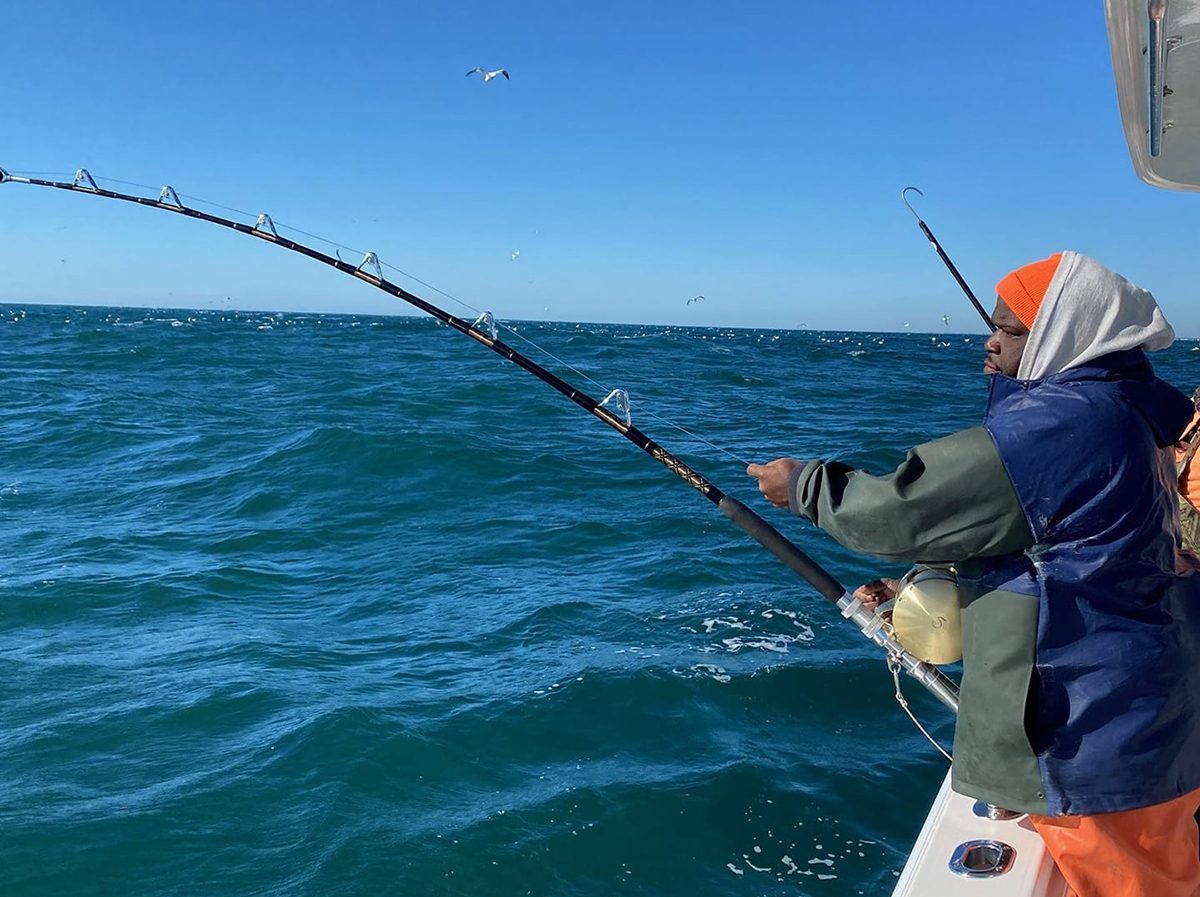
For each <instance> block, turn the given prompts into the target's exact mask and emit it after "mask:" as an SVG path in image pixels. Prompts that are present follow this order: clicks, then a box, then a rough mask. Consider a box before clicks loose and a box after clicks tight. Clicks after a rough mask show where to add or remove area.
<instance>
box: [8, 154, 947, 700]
mask: <svg viewBox="0 0 1200 897" xmlns="http://www.w3.org/2000/svg"><path fill="white" fill-rule="evenodd" d="M5 183H14V184H28V185H31V186H34V187H53V188H55V189H59V190H66V191H69V192H72V193H83V194H87V195H90V196H100V197H104V198H107V199H119V200H123V201H125V202H132V203H137V204H138V205H141V206H149V207H151V208H155V209H161V210H163V211H165V212H174V213H175V214H177V215H184V216H186V217H188V218H195V219H197V220H200V221H207V222H209V223H210V224H217V225H220V226H221V227H227V228H229V229H231V230H235V231H237V232H238V233H241V234H246V235H247V236H252V237H257V238H258V239H260V240H265V241H266V242H268V243H274V244H275V245H276V246H280V247H282V248H284V249H289V250H291V251H292V252H298V253H300V254H301V255H305V256H308V257H309V258H311V259H315V260H316V261H318V262H322V263H323V264H326V265H328V266H329V267H331V268H336V269H337V270H338V271H341V272H342V273H343V274H349V275H350V276H351V277H356V278H358V279H359V280H362V281H365V282H366V283H368V284H370V285H371V286H373V287H375V288H376V289H379V290H383V291H384V292H385V293H388V294H389V295H391V296H394V297H395V298H397V299H400V300H403V301H404V302H407V303H408V304H409V305H412V306H414V307H416V308H418V309H420V310H421V311H423V312H425V313H426V314H428V315H430V316H432V317H434V318H437V319H438V320H439V321H441V322H443V323H444V324H448V325H449V326H451V327H453V328H454V329H455V330H457V331H459V332H460V333H463V334H465V335H467V336H469V337H471V338H472V339H473V340H475V341H476V342H478V343H481V344H483V345H484V346H486V347H487V348H489V349H491V350H492V351H493V352H495V353H496V354H497V355H499V356H500V357H502V358H505V359H507V360H508V361H511V362H512V363H513V364H515V365H517V366H518V367H521V368H523V369H524V370H526V371H528V372H529V373H530V374H532V375H533V376H535V377H537V378H538V379H539V380H541V381H542V382H543V383H546V384H547V385H549V386H551V387H552V388H554V389H555V390H557V391H558V392H559V393H561V394H562V395H564V396H566V397H567V398H568V399H570V400H571V401H572V402H574V403H575V404H576V405H579V406H580V407H581V408H583V409H584V410H585V411H588V412H589V413H591V414H593V415H595V416H596V417H598V418H599V419H600V420H602V421H603V422H604V423H606V424H608V425H609V426H610V427H612V428H613V429H614V430H616V431H617V432H618V433H620V434H621V435H622V436H624V437H625V438H626V439H628V440H629V441H630V442H632V443H633V444H634V445H636V446H637V447H638V448H640V449H641V450H642V451H644V452H646V454H648V455H650V457H652V458H653V459H654V460H656V461H658V462H659V463H660V464H662V465H663V466H665V467H666V468H667V469H668V470H670V471H671V472H672V473H674V474H676V475H677V476H679V477H680V478H681V479H682V480H683V481H684V482H686V483H687V484H688V485H689V486H692V487H693V488H695V489H696V490H697V491H699V492H700V494H701V495H703V496H704V497H705V498H707V499H708V500H709V501H711V502H712V503H713V504H715V505H716V506H717V507H718V508H719V509H720V510H721V513H722V514H724V515H725V516H726V517H728V518H729V519H730V520H731V521H733V522H734V523H735V524H736V525H737V526H738V527H739V528H741V529H742V530H743V531H744V532H745V533H746V534H748V535H749V536H750V537H751V538H753V539H754V540H755V541H757V542H758V543H759V544H760V545H762V546H763V547H764V548H766V549H767V550H768V551H770V552H771V554H773V555H775V557H777V558H778V559H779V560H781V561H782V562H783V563H784V564H786V565H787V566H788V568H789V569H791V570H792V571H793V572H794V573H796V574H797V575H799V576H800V577H801V578H802V579H804V580H806V581H807V582H808V583H809V584H810V585H812V587H813V588H815V589H816V590H817V592H819V593H820V594H821V596H822V597H824V598H825V599H826V600H828V601H830V602H832V603H834V604H836V605H837V607H838V608H839V609H840V610H841V613H842V616H844V617H846V619H848V620H850V621H852V622H853V623H854V624H855V625H856V626H858V628H859V629H860V630H861V631H862V633H863V635H865V636H866V637H867V638H868V639H870V640H871V641H872V642H874V643H875V644H876V645H878V646H879V647H881V648H883V649H884V651H886V652H887V654H888V658H889V664H890V663H892V662H894V663H897V664H899V665H900V666H901V667H903V669H904V670H905V672H907V673H908V675H909V676H911V677H912V678H914V679H916V680H917V681H918V682H920V683H921V685H923V686H924V687H925V688H926V689H927V690H928V691H929V692H930V693H932V694H933V695H934V697H936V698H937V699H938V700H939V701H941V702H942V703H943V704H944V705H946V706H947V707H948V708H950V709H951V710H953V711H957V710H958V687H957V686H956V685H955V684H954V682H953V680H951V679H949V678H948V677H947V676H945V675H944V674H943V673H942V672H941V671H940V670H938V669H937V667H935V666H933V665H931V664H928V663H926V662H924V661H922V660H920V659H918V658H917V657H915V656H914V655H913V654H911V653H910V652H909V651H907V650H905V648H904V647H903V645H901V644H900V642H899V640H898V639H897V638H896V637H895V635H893V634H892V631H891V627H890V626H887V625H886V624H885V623H884V622H883V620H882V619H881V618H880V617H879V616H877V615H876V614H875V613H874V612H873V611H872V610H869V609H868V608H866V607H865V606H864V605H863V603H862V601H861V599H859V598H855V597H854V596H853V595H851V594H850V593H849V592H848V591H847V590H846V589H845V587H844V586H842V585H841V584H840V583H839V582H838V581H837V580H836V579H834V578H833V576H832V575H830V574H829V573H828V572H827V571H826V570H825V569H824V568H822V567H821V566H820V565H819V564H817V563H816V561H814V560H812V558H810V557H809V556H808V555H806V554H805V553H804V552H803V551H801V550H800V549H799V548H798V547H797V546H796V545H794V544H793V543H792V542H791V541H789V540H788V539H787V538H786V537H785V536H784V535H783V534H782V533H780V532H779V531H778V530H777V529H775V527H773V526H771V524H769V523H767V521H765V520H763V518H762V517H760V516H759V515H758V514H756V513H755V512H754V511H752V510H750V509H749V508H748V507H746V505H744V504H742V502H740V501H738V500H737V499H736V498H733V497H731V496H729V495H726V494H725V493H724V492H722V491H721V490H720V489H718V488H717V487H716V486H715V485H714V484H713V483H711V482H710V481H709V480H708V479H706V478H705V477H704V476H702V475H701V474H699V473H697V472H696V471H695V470H693V469H692V468H691V467H689V466H688V465H687V464H686V463H684V462H683V461H682V460H680V459H679V458H677V457H676V456H675V455H673V454H671V453H670V452H668V451H667V450H666V449H664V448H663V447H662V446H661V445H659V444H658V443H657V442H655V441H654V440H653V439H651V438H650V437H649V436H647V435H646V434H645V433H643V432H642V431H641V430H640V429H638V428H637V427H635V426H633V423H632V420H631V417H630V413H629V397H628V395H627V394H626V393H625V392H624V391H623V390H613V391H612V392H611V393H609V395H608V396H607V397H606V398H605V399H603V400H601V401H597V400H596V399H594V398H592V397H591V396H589V395H588V394H586V393H585V392H583V391H582V390H579V389H576V388H575V387H574V386H572V385H571V384H570V383H568V382H567V381H565V380H563V379H562V378H561V377H558V376H557V375H555V374H553V373H551V372H550V371H548V370H546V369H545V368H544V367H542V366H541V365H540V364H538V363H537V362H536V361H533V360H532V359H530V358H527V357H526V356H525V355H522V354H521V353H520V352H518V351H517V350H516V349H514V348H512V347H511V346H509V345H507V344H505V343H504V342H502V341H501V340H500V339H498V338H497V335H496V323H495V319H494V318H493V316H492V315H491V313H490V312H484V313H483V314H482V315H480V316H479V318H478V319H477V320H476V321H474V322H473V323H472V322H468V321H467V320H466V319H465V318H459V317H457V316H455V315H452V314H450V313H449V312H447V311H444V310H443V309H441V308H439V307H438V306H436V305H434V304H432V303H431V302H427V301H426V300H424V299H422V298H420V297H419V296H416V295H414V294H413V293H410V292H409V291H408V290H405V289H403V288H402V287H399V286H397V285H396V284H394V283H392V282H390V281H388V280H385V279H384V277H383V272H382V270H381V268H380V265H379V258H378V256H377V255H376V254H375V253H374V252H368V253H366V254H365V255H364V256H363V260H362V261H361V262H360V263H359V264H358V265H352V264H350V263H349V262H345V261H343V260H342V259H341V257H340V256H338V257H334V256H330V255H327V254H325V253H323V252H320V251H319V250H316V249H313V248H312V247H310V246H305V245H304V244H302V243H298V242H296V241H295V240H291V239H289V238H287V237H283V236H280V234H279V233H278V231H277V230H276V228H275V224H274V222H272V220H271V217H270V216H269V215H267V214H266V213H265V212H264V213H262V214H260V215H259V216H258V220H257V221H256V222H255V224H254V225H249V224H245V223H242V222H237V221H232V220H230V219H228V218H222V217H220V216H218V215H213V214H210V213H208V212H202V211H200V210H198V209H193V208H189V207H187V206H185V205H184V204H183V203H182V202H180V200H179V196H178V194H176V192H175V190H174V189H173V188H172V187H170V186H165V187H163V188H162V190H161V192H160V193H159V196H158V198H157V199H152V198H150V197H146V196H135V195H133V194H129V193H119V192H117V191H114V190H106V189H104V188H102V187H99V186H97V184H96V182H95V180H94V179H93V178H92V176H91V175H90V174H89V173H88V172H87V170H86V169H82V168H81V169H79V170H78V171H77V172H76V173H75V180H74V181H73V182H67V181H53V180H43V179H41V178H34V177H19V176H17V175H14V174H10V173H8V172H7V171H5V170H4V169H2V168H0V184H5ZM610 401H611V402H612V403H613V404H614V405H615V407H616V408H617V410H618V411H620V412H621V414H620V416H618V415H617V414H616V413H614V412H613V411H612V410H611V409H610V408H609V407H608V403H609V402H610Z"/></svg>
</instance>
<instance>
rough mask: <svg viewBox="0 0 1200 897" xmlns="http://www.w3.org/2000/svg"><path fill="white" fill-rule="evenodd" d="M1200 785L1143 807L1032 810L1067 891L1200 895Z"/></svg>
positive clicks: (1084, 895)
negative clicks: (1053, 812) (1091, 812)
mask: <svg viewBox="0 0 1200 897" xmlns="http://www.w3.org/2000/svg"><path fill="white" fill-rule="evenodd" d="M1198 807H1200V789H1198V790H1196V791H1193V792H1191V793H1190V794H1185V795H1183V797H1177V798H1175V799H1174V800H1170V801H1167V802H1166V803H1162V804H1155V805H1154V806H1152V807H1143V808H1142V809H1140V810H1126V811H1124V812H1121V813H1102V814H1099V815H1096V816H1030V817H1029V821H1030V822H1032V823H1033V827H1034V828H1035V829H1037V832H1038V834H1039V835H1041V836H1042V840H1043V841H1045V842H1046V849H1047V850H1049V852H1050V855H1051V856H1052V857H1054V861H1055V862H1056V863H1057V864H1058V868H1059V870H1060V871H1061V872H1062V874H1063V878H1065V879H1066V880H1067V884H1068V885H1069V887H1070V890H1069V891H1068V897H1200V829H1198V828H1197V825H1196V815H1195V814H1196V810H1197V808H1198Z"/></svg>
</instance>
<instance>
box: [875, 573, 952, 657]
mask: <svg viewBox="0 0 1200 897" xmlns="http://www.w3.org/2000/svg"><path fill="white" fill-rule="evenodd" d="M889 603H890V604H891V611H892V632H893V633H894V634H895V636H896V639H897V640H898V641H899V642H900V644H902V645H903V646H904V648H905V650H907V651H908V652H909V653H911V654H912V655H913V656H915V657H918V658H920V659H921V660H923V661H925V662H926V663H932V664H943V663H954V662H955V661H958V660H961V659H962V612H961V605H960V604H959V597H958V577H956V576H955V575H954V570H953V568H951V567H944V566H927V565H923V564H922V565H918V566H916V567H913V568H912V569H911V570H909V571H908V572H907V573H905V574H904V576H903V577H901V579H900V581H899V583H898V584H897V588H896V597H895V599H894V600H893V601H892V602H889Z"/></svg>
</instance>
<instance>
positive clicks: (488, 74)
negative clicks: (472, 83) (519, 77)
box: [467, 66, 512, 83]
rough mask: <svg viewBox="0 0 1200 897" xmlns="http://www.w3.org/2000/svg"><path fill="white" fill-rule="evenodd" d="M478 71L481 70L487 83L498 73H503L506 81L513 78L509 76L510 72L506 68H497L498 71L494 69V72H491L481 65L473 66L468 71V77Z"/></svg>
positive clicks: (480, 72)
mask: <svg viewBox="0 0 1200 897" xmlns="http://www.w3.org/2000/svg"><path fill="white" fill-rule="evenodd" d="M476 72H479V74H481V75H483V80H484V82H485V83H486V82H488V81H491V80H492V79H493V78H495V77H496V76H497V75H503V76H504V80H506V81H510V80H512V79H511V78H509V77H508V72H507V71H506V70H505V69H496V71H494V72H489V71H488V70H487V69H481V68H480V67H479V66H475V68H473V69H471V71H469V72H467V77H468V78H470V77H471V76H472V75H473V74H475V73H476Z"/></svg>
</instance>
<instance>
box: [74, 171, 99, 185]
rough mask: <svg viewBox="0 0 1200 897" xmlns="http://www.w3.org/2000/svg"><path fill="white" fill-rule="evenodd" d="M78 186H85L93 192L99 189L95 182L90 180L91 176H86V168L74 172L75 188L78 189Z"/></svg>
mask: <svg viewBox="0 0 1200 897" xmlns="http://www.w3.org/2000/svg"><path fill="white" fill-rule="evenodd" d="M80 184H87V185H88V186H89V187H91V188H92V189H93V190H99V189H100V188H99V187H97V186H96V182H95V181H93V180H92V176H91V175H90V174H88V170H87V169H86V168H78V169H76V170H75V186H76V187H78V186H79V185H80Z"/></svg>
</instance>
